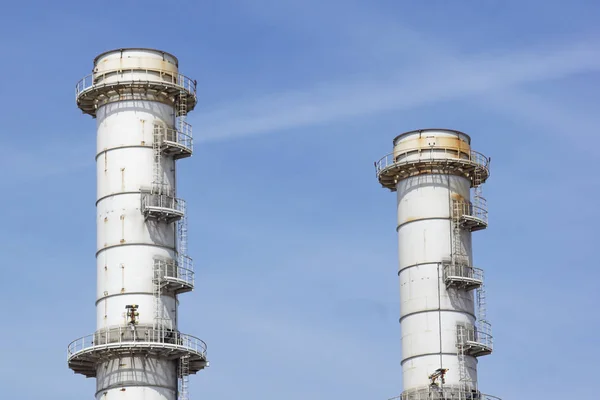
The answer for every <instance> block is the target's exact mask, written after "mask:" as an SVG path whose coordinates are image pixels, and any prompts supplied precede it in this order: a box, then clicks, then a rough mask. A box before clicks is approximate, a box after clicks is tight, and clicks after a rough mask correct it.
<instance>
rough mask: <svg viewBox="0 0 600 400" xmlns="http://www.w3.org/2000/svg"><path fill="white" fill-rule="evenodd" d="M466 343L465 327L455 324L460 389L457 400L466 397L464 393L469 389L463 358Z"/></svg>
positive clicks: (462, 399)
mask: <svg viewBox="0 0 600 400" xmlns="http://www.w3.org/2000/svg"><path fill="white" fill-rule="evenodd" d="M466 344H467V328H466V327H465V326H462V325H457V326H456V347H457V356H458V377H459V382H460V390H459V393H458V400H464V399H466V394H467V392H468V390H469V386H470V385H469V384H470V383H471V380H470V379H469V374H468V373H467V363H466V358H465V352H466V348H465V347H466Z"/></svg>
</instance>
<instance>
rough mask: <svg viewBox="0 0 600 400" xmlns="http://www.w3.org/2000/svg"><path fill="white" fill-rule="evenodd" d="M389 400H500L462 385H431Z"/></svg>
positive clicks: (408, 391) (411, 390)
mask: <svg viewBox="0 0 600 400" xmlns="http://www.w3.org/2000/svg"><path fill="white" fill-rule="evenodd" d="M389 400H501V399H500V398H499V397H496V396H491V395H489V394H483V393H481V392H480V391H478V390H476V389H471V388H469V387H465V386H463V385H442V386H437V385H431V386H423V387H420V388H417V389H410V390H405V391H404V392H402V394H401V395H400V396H396V397H392V398H391V399H389Z"/></svg>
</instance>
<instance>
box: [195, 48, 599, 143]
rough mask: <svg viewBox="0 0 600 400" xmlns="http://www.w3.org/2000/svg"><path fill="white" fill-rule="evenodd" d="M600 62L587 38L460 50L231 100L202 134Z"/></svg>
mask: <svg viewBox="0 0 600 400" xmlns="http://www.w3.org/2000/svg"><path fill="white" fill-rule="evenodd" d="M599 69H600V55H599V54H598V52H597V51H596V46H595V44H594V43H592V42H590V41H582V42H579V43H569V44H566V45H562V46H556V47H553V48H549V47H546V46H545V47H541V48H534V49H525V50H522V51H519V52H512V53H505V54H496V55H482V56H473V57H469V58H464V59H462V60H460V61H456V59H455V58H454V57H453V58H450V59H448V62H447V63H445V62H444V59H440V60H439V62H436V63H422V64H420V65H419V66H418V67H417V68H412V69H410V70H404V71H397V72H395V74H393V75H391V76H387V77H385V78H382V79H368V78H365V79H353V80H350V81H346V82H336V83H330V84H321V85H317V86H314V87H312V88H310V89H307V90H300V91H291V92H284V93H280V94H275V95H270V96H265V97H262V98H260V99H248V100H247V101H246V102H238V103H234V104H225V105H222V106H221V107H220V108H217V109H213V110H209V111H207V112H205V113H200V114H199V115H197V116H196V118H198V119H199V123H200V125H201V126H203V131H204V133H203V135H202V140H204V141H217V140H225V139H230V138H235V137H241V136H247V135H255V134H261V133H268V132H272V131H278V130H284V129H289V128H297V127H302V126H308V125H314V124H319V123H324V122H330V121H335V120H338V119H342V118H349V117H357V116H365V115H370V114H374V113H378V112H382V111H388V110H394V109H408V108H411V107H417V106H421V105H424V104H429V103H433V102H437V101H440V100H447V99H453V98H460V97H465V96H469V95H476V94H481V93H485V92H492V91H495V90H505V89H507V88H516V87H518V86H520V85H523V84H527V83H532V82H539V81H545V80H551V79H559V78H563V77H567V76H570V75H573V74H578V73H582V72H589V71H597V70H599Z"/></svg>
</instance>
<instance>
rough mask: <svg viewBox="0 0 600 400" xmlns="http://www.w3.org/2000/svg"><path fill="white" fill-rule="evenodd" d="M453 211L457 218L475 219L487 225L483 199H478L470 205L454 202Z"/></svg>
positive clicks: (464, 202) (463, 202) (486, 212)
mask: <svg viewBox="0 0 600 400" xmlns="http://www.w3.org/2000/svg"><path fill="white" fill-rule="evenodd" d="M455 211H456V212H457V213H458V216H459V217H463V216H465V215H466V216H469V217H472V218H476V219H478V220H480V221H482V222H483V223H485V224H486V225H487V223H488V210H487V207H486V202H485V200H484V199H483V198H478V201H477V203H470V202H466V201H458V202H456V209H455Z"/></svg>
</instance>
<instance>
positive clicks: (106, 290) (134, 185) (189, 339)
mask: <svg viewBox="0 0 600 400" xmlns="http://www.w3.org/2000/svg"><path fill="white" fill-rule="evenodd" d="M76 99H77V106H78V107H79V108H80V109H81V111H82V112H83V113H84V114H89V115H91V116H92V117H93V118H96V126H97V155H96V165H97V197H98V200H97V201H96V208H97V252H96V259H97V296H96V298H97V299H96V331H95V333H93V334H91V335H89V336H85V337H82V338H80V339H77V340H75V341H73V342H72V343H71V344H70V345H69V347H68V364H69V368H71V369H72V370H73V371H74V372H75V373H78V374H82V375H85V376H86V377H88V378H90V377H95V378H96V399H97V400H111V399H136V400H137V399H140V400H141V399H144V400H176V399H178V400H187V399H188V379H189V375H190V374H195V373H196V372H198V371H200V370H201V369H203V368H205V367H207V366H208V361H207V359H206V344H205V343H204V342H203V341H202V340H200V339H197V338H195V337H193V336H190V335H187V334H183V333H181V332H179V330H178V328H177V326H178V321H179V314H178V312H177V308H178V304H179V295H181V294H183V293H186V292H190V291H192V290H193V288H194V271H193V265H192V260H191V259H190V258H189V257H188V254H187V224H186V210H185V203H184V201H183V200H182V199H180V198H178V197H177V190H176V189H177V187H176V160H180V159H183V158H186V157H189V156H191V155H192V130H191V127H190V125H189V124H188V123H187V122H186V116H187V113H188V112H189V111H191V110H193V108H194V106H195V105H196V101H197V99H196V82H195V81H193V80H191V79H190V78H188V77H186V76H184V75H182V74H180V73H179V70H178V61H177V58H176V57H174V56H173V55H171V54H169V53H166V52H164V51H159V50H153V49H142V48H130V49H118V50H112V51H108V52H106V53H102V54H100V55H99V56H98V57H96V58H95V60H94V69H93V72H92V74H90V75H88V76H86V77H85V78H83V79H82V80H81V81H80V82H79V83H78V84H77V87H76Z"/></svg>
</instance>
